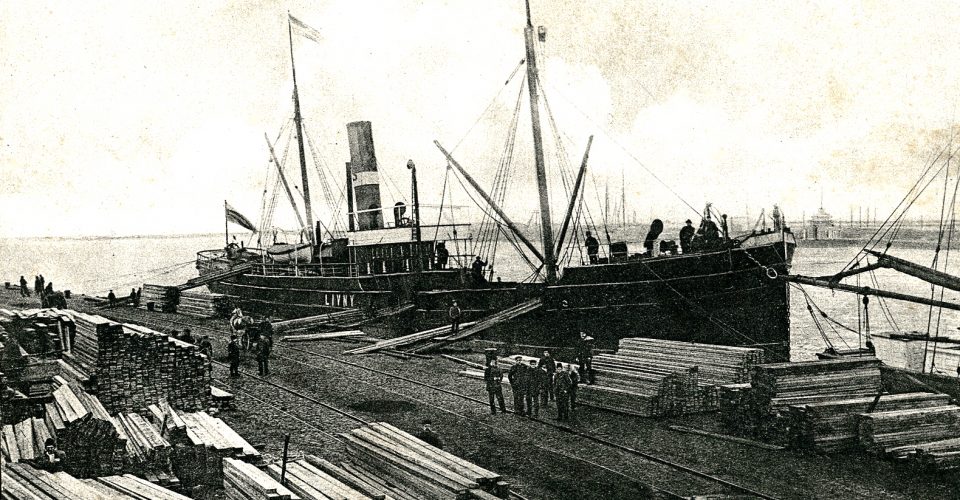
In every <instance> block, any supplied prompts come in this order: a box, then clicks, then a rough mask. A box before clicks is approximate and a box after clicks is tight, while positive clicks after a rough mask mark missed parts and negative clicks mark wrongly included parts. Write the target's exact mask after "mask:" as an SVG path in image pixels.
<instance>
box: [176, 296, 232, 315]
mask: <svg viewBox="0 0 960 500" xmlns="http://www.w3.org/2000/svg"><path fill="white" fill-rule="evenodd" d="M230 309H231V307H230V301H229V299H228V297H227V296H226V295H223V294H219V293H208V292H203V291H189V292H182V293H181V294H180V301H179V303H178V304H177V312H179V313H181V314H186V315H189V316H195V317H198V318H226V317H227V316H229V315H230Z"/></svg>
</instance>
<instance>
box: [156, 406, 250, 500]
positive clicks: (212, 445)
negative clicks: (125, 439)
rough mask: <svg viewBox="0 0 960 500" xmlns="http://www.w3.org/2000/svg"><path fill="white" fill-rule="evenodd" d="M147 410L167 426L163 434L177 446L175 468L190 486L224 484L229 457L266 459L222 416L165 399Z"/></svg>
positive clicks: (164, 426) (178, 475)
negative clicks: (186, 408) (189, 410)
mask: <svg viewBox="0 0 960 500" xmlns="http://www.w3.org/2000/svg"><path fill="white" fill-rule="evenodd" d="M147 409H148V411H149V414H150V419H151V421H152V422H153V423H154V425H157V426H158V427H161V428H162V429H163V431H162V435H163V436H164V437H165V438H166V439H167V440H168V441H169V443H170V444H171V446H172V447H173V450H172V453H171V455H170V458H171V463H172V466H173V471H174V473H176V475H177V477H178V478H180V481H181V483H182V484H183V485H184V487H186V488H193V487H194V486H197V485H207V486H215V487H217V486H219V485H220V484H222V483H223V460H224V459H226V458H236V459H239V460H242V461H245V462H250V463H253V464H260V463H262V461H263V459H262V457H261V456H260V452H258V451H257V450H255V449H254V448H253V446H251V445H250V443H248V442H247V441H246V440H244V439H243V438H242V437H240V435H239V434H237V433H236V431H234V430H233V429H231V428H230V426H228V425H227V424H226V423H224V422H223V421H222V420H220V419H219V418H215V417H211V416H210V415H208V414H206V413H204V412H196V413H184V412H182V411H179V410H174V409H173V408H171V407H170V405H169V404H167V403H166V402H165V401H163V402H160V403H159V404H155V405H150V406H149V407H148V408H147Z"/></svg>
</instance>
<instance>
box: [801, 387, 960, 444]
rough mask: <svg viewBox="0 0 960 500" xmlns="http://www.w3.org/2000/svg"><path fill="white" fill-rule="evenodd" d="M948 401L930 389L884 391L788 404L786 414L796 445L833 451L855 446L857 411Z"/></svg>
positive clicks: (917, 406) (944, 403) (944, 404)
mask: <svg viewBox="0 0 960 500" xmlns="http://www.w3.org/2000/svg"><path fill="white" fill-rule="evenodd" d="M949 404H950V396H947V395H946V394H935V393H930V392H913V393H906V394H885V395H883V396H881V397H880V399H877V398H876V397H866V398H855V399H842V400H837V401H826V402H823V403H810V404H805V405H794V406H791V407H790V418H791V420H792V421H793V430H794V432H795V433H796V438H795V444H796V445H797V446H798V447H800V448H807V449H814V450H817V451H821V452H835V451H841V450H848V449H851V448H855V447H856V446H857V443H858V435H857V428H858V421H859V415H860V414H865V413H868V412H870V413H876V412H889V411H902V410H912V409H919V408H933V407H940V406H947V405H949Z"/></svg>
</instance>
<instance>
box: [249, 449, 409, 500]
mask: <svg viewBox="0 0 960 500" xmlns="http://www.w3.org/2000/svg"><path fill="white" fill-rule="evenodd" d="M267 474H269V475H270V477H272V478H274V479H276V480H278V481H279V480H280V477H281V475H283V472H282V466H281V465H280V464H272V465H270V466H268V467H267ZM283 478H284V483H285V485H286V486H287V487H288V488H290V491H292V492H294V493H295V494H296V495H297V496H299V497H300V498H302V499H303V500H327V499H329V498H338V499H344V500H367V499H371V498H376V499H383V498H386V497H387V496H389V497H391V498H398V499H399V498H404V497H401V496H400V495H398V493H401V492H394V491H389V490H388V489H386V488H377V487H375V486H372V485H369V484H368V483H367V482H366V481H362V480H355V479H351V477H350V474H349V473H347V472H345V471H344V470H343V468H342V467H338V466H336V465H333V464H332V463H330V462H327V461H326V460H324V459H322V458H318V457H315V456H313V455H308V456H307V457H306V458H305V459H303V460H296V461H293V462H287V470H286V475H283Z"/></svg>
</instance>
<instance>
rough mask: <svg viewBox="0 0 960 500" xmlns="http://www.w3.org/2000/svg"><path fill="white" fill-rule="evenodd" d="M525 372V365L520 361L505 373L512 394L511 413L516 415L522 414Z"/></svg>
mask: <svg viewBox="0 0 960 500" xmlns="http://www.w3.org/2000/svg"><path fill="white" fill-rule="evenodd" d="M526 370H527V367H526V365H524V364H523V362H522V361H518V362H517V363H515V364H514V365H513V366H511V367H510V371H509V372H507V380H509V381H510V390H511V391H512V392H513V412H514V413H516V414H517V415H523V414H524V411H523V410H524V408H523V397H524V392H525V388H524V387H523V383H524V382H525V380H524V379H525V378H526V374H525V373H524V372H525V371H526Z"/></svg>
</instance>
